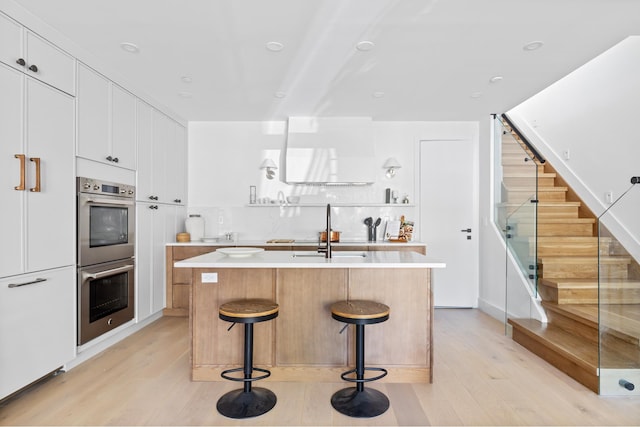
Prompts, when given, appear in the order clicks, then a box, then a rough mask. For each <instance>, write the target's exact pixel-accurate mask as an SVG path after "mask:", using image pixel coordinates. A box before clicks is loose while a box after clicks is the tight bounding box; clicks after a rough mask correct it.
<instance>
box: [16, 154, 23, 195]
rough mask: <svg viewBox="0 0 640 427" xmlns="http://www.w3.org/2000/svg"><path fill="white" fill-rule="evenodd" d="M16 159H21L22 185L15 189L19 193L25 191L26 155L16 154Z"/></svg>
mask: <svg viewBox="0 0 640 427" xmlns="http://www.w3.org/2000/svg"><path fill="white" fill-rule="evenodd" d="M14 157H15V158H16V159H20V184H19V185H18V186H17V187H13V188H15V189H16V190H18V191H24V166H25V155H24V154H15V155H14Z"/></svg>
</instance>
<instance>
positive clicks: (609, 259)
mask: <svg viewBox="0 0 640 427" xmlns="http://www.w3.org/2000/svg"><path fill="white" fill-rule="evenodd" d="M538 262H540V263H542V264H545V263H550V262H554V263H567V264H585V263H590V262H595V263H597V264H631V257H628V256H601V257H597V256H547V257H540V258H538Z"/></svg>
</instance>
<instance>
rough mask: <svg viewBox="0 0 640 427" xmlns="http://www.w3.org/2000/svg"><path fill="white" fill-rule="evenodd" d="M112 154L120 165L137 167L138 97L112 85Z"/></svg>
mask: <svg viewBox="0 0 640 427" xmlns="http://www.w3.org/2000/svg"><path fill="white" fill-rule="evenodd" d="M111 90H112V92H111V129H112V132H111V156H112V157H113V158H114V161H115V159H116V158H117V159H118V161H117V162H116V163H117V165H118V166H120V167H123V168H127V169H131V170H135V168H136V98H135V97H134V96H133V95H132V94H130V93H129V92H127V91H125V90H124V89H122V88H121V87H119V86H116V85H114V84H112V85H111Z"/></svg>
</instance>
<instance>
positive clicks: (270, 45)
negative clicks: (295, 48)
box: [266, 42, 284, 52]
mask: <svg viewBox="0 0 640 427" xmlns="http://www.w3.org/2000/svg"><path fill="white" fill-rule="evenodd" d="M266 46H267V49H269V50H270V51H271V52H280V51H281V50H282V49H284V45H283V44H282V43H280V42H267V44H266Z"/></svg>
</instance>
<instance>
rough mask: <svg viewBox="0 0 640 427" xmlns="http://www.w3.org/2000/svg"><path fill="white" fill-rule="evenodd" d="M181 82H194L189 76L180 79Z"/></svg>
mask: <svg viewBox="0 0 640 427" xmlns="http://www.w3.org/2000/svg"><path fill="white" fill-rule="evenodd" d="M180 80H182V83H191V82H192V81H193V79H192V78H191V77H189V76H182V77H180Z"/></svg>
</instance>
